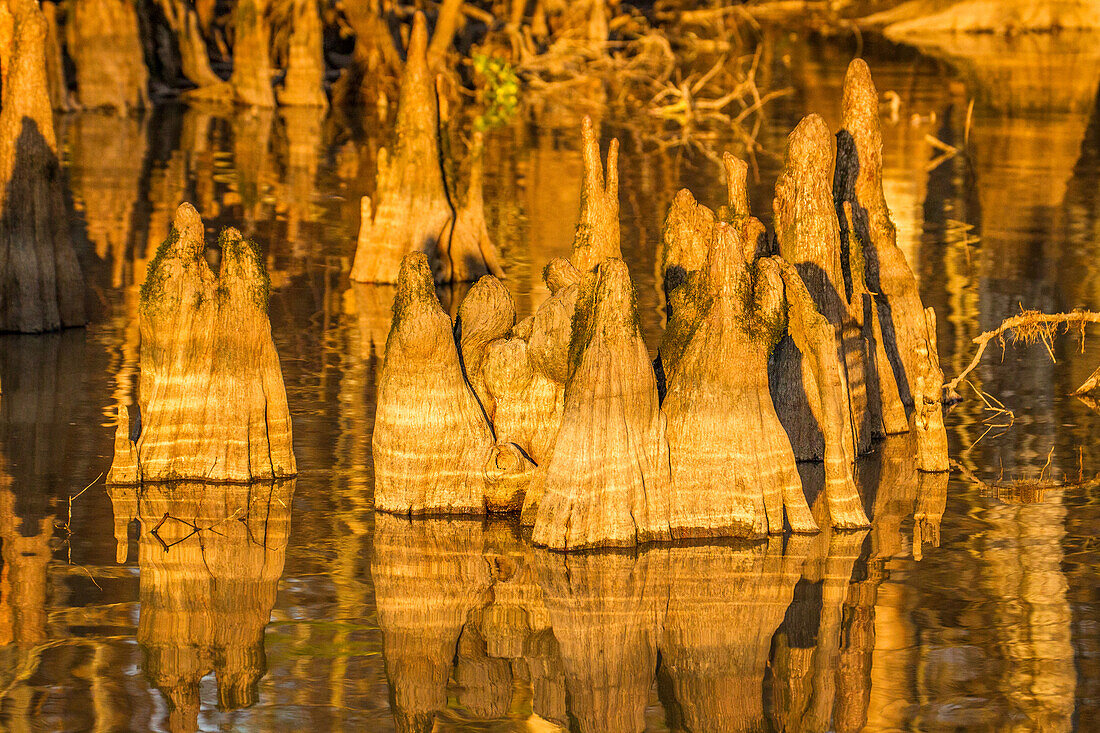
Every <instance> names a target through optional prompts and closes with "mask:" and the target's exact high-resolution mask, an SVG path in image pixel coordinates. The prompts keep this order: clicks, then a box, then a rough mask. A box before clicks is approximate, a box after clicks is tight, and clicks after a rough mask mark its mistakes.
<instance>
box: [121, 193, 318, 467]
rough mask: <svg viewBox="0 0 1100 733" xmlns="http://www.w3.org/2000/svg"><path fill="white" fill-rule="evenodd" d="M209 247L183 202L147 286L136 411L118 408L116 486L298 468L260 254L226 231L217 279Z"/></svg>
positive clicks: (151, 268)
mask: <svg viewBox="0 0 1100 733" xmlns="http://www.w3.org/2000/svg"><path fill="white" fill-rule="evenodd" d="M203 248H204V244H203V227H202V221H201V220H200V219H199V216H198V214H197V212H195V210H194V209H193V208H192V207H191V206H190V205H189V204H184V205H182V206H180V208H179V210H178V211H177V212H176V219H175V222H174V224H173V228H172V233H171V235H170V236H169V238H168V239H167V240H165V242H164V243H163V244H162V245H161V247H160V248H159V249H158V251H157V256H156V258H154V260H153V262H151V263H150V265H149V274H148V275H147V277H146V281H145V285H144V286H143V287H142V296H141V306H140V315H139V317H140V327H141V341H142V347H141V362H140V363H141V377H140V382H139V393H140V394H139V401H138V408H139V411H138V412H136V413H135V412H133V411H131V410H126V409H124V410H120V413H119V426H118V429H117V433H116V445H115V448H116V459H115V463H114V465H113V466H112V471H111V474H110V475H109V476H108V482H110V483H135V482H141V481H163V480H168V479H178V478H191V479H201V480H207V481H242V482H246V481H250V480H253V479H270V478H278V477H286V476H292V475H294V474H295V473H296V472H297V468H296V465H295V461H294V454H293V451H292V446H291V425H290V413H289V411H288V409H287V402H286V391H285V389H284V387H283V377H282V372H281V371H280V367H279V359H278V355H277V354H276V353H275V345H274V342H273V341H272V339H271V326H270V324H269V322H268V318H267V299H268V280H267V274H266V271H265V269H264V264H263V260H262V259H261V257H260V253H259V250H258V249H257V248H256V246H255V245H254V244H252V243H250V242H246V241H244V240H242V239H241V236H240V234H239V233H238V232H237V231H236V230H233V229H229V230H226V231H225V232H223V234H222V237H221V253H222V254H221V265H220V268H219V272H218V274H217V275H215V274H214V272H213V271H212V270H211V269H210V267H209V266H208V265H207V263H206V260H205V259H204V257H203ZM126 436H128V438H129V444H127V441H126V439H125V437H126Z"/></svg>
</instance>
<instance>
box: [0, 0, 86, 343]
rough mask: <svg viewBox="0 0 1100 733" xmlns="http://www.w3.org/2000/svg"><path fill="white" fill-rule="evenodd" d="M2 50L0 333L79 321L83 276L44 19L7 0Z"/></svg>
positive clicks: (33, 7) (33, 8)
mask: <svg viewBox="0 0 1100 733" xmlns="http://www.w3.org/2000/svg"><path fill="white" fill-rule="evenodd" d="M0 10H2V12H3V13H4V14H5V15H7V16H8V20H7V22H10V25H9V26H8V27H9V28H10V35H8V37H7V39H5V40H6V42H5V43H3V44H2V48H0V68H2V75H3V78H2V87H3V97H2V99H0V183H2V185H3V189H2V191H0V331H20V332H24V333H39V332H42V331H52V330H55V329H58V328H65V327H68V326H80V325H83V324H84V321H85V315H84V278H83V275H82V274H81V271H80V264H79V262H78V261H77V258H76V253H75V252H74V251H73V246H72V243H71V242H70V240H69V224H68V216H67V214H66V209H65V201H64V191H63V188H62V187H63V185H64V182H63V179H62V176H61V167H60V163H59V162H58V154H57V140H56V138H55V137H54V127H53V113H52V110H51V105H50V97H49V88H48V83H47V76H46V61H45V42H46V33H47V23H46V18H45V16H44V15H43V14H42V11H41V10H40V9H39V7H38V3H37V2H35V1H34V0H8V1H7V2H5V3H4V5H3V6H2V8H0Z"/></svg>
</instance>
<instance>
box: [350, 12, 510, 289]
mask: <svg viewBox="0 0 1100 733" xmlns="http://www.w3.org/2000/svg"><path fill="white" fill-rule="evenodd" d="M427 46H428V29H427V21H426V20H425V19H424V16H423V14H421V13H417V14H416V16H415V19H414V21H413V29H412V35H411V37H410V39H409V49H408V61H407V62H406V64H405V69H404V72H403V74H402V77H401V92H400V97H399V99H398V104H397V144H396V146H395V148H394V152H393V155H392V157H391V156H390V155H389V154H388V153H387V152H386V151H385V150H384V149H383V150H382V151H379V156H378V175H377V178H376V187H375V195H374V202H373V204H372V201H371V200H370V199H368V198H364V199H363V204H362V221H361V223H360V229H359V240H358V243H357V245H356V250H355V262H354V263H353V265H352V271H351V279H352V280H355V281H357V282H373V283H390V282H395V281H396V278H397V275H398V269H399V263H400V262H401V258H402V257H404V256H405V255H406V254H407V253H409V252H423V253H424V254H426V255H427V256H428V259H429V262H430V263H431V265H432V271H433V273H434V277H435V279H436V281H437V282H454V281H466V280H476V279H477V278H479V277H481V276H482V275H486V274H493V275H497V276H498V277H499V276H503V271H502V270H501V269H500V265H499V258H498V257H497V255H496V251H495V249H494V248H493V245H492V243H491V242H490V241H489V239H488V235H487V234H486V232H485V230H484V227H483V224H484V213H483V211H482V208H481V207H482V206H483V204H482V201H481V178H480V162H479V161H478V156H479V155H480V152H476V151H475V152H476V155H475V156H474V159H473V160H474V163H473V166H474V170H473V173H472V176H471V179H472V180H471V186H470V190H469V191H468V193H467V201H466V205H465V206H464V207H463V212H462V217H461V219H460V220H458V221H456V213H455V208H454V205H453V203H452V201H451V199H450V197H449V195H448V190H447V185H446V182H445V180H444V174H443V167H442V164H441V162H440V146H441V145H440V128H439V100H438V97H437V94H436V87H435V80H434V77H433V75H432V74H431V72H430V70H429V68H428V58H427ZM459 224H461V228H460V229H459V231H458V232H456V231H455V229H456V227H458V226H459Z"/></svg>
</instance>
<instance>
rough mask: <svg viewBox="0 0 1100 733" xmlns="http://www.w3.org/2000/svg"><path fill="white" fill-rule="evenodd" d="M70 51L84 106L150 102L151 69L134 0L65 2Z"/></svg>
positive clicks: (118, 108) (121, 107)
mask: <svg viewBox="0 0 1100 733" xmlns="http://www.w3.org/2000/svg"><path fill="white" fill-rule="evenodd" d="M69 13H70V15H69V19H68V23H67V30H68V50H69V56H70V57H71V58H72V60H73V66H74V68H75V70H76V93H77V97H78V98H79V100H80V106H82V107H83V108H84V109H98V108H109V109H112V110H114V111H115V112H118V113H122V114H125V113H127V112H130V111H133V110H138V109H145V108H146V107H148V106H149V92H148V85H149V70H148V69H147V68H146V66H145V55H144V51H143V50H142V45H141V32H140V29H139V24H138V14H137V9H136V8H135V5H134V2H133V1H132V0H76V2H74V3H73V4H72V5H70V6H69Z"/></svg>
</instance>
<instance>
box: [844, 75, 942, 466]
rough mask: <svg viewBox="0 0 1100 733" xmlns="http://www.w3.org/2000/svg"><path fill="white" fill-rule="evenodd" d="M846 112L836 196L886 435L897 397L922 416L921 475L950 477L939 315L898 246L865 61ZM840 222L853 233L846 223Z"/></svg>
mask: <svg viewBox="0 0 1100 733" xmlns="http://www.w3.org/2000/svg"><path fill="white" fill-rule="evenodd" d="M843 105H844V118H843V126H842V129H841V131H840V132H839V133H838V134H837V148H838V155H837V166H836V175H835V178H834V195H835V198H836V205H837V207H838V212H839V211H840V208H839V207H841V206H842V205H843V204H845V203H846V204H847V205H848V207H849V208H850V211H851V220H852V227H854V229H853V230H852V231H850V232H848V235H847V237H848V239H849V242H850V247H851V249H852V250H853V251H855V252H857V253H858V252H862V255H863V257H862V259H863V263H864V269H863V273H864V278H865V281H866V284H867V288H868V290H869V291H870V293H872V294H873V298H874V312H875V317H876V319H877V320H876V321H875V322H874V324H873V326H874V328H875V329H877V330H875V331H874V332H873V339H874V341H875V344H876V349H877V352H876V357H875V364H876V373H877V376H878V391H879V393H880V395H881V399H882V403H883V406H884V407H883V411H882V414H883V418H884V422H886V423H891V420H890V416H891V415H895V417H894V418H893V421H892V423H891V424H887V425H886V432H901V425H900V424H898V422H899V420H900V415H899V410H898V409H897V406H896V405H895V404H893V402H894V401H895V400H897V399H899V398H900V401H901V403H902V405H904V408H905V411H906V415H907V416H909V417H911V416H912V412H913V410H914V409H915V408H916V409H917V410H918V412H919V413H920V415H921V416H922V417H921V418H920V419H919V420H918V421H917V429H918V437H919V439H920V443H919V445H920V446H921V447H920V451H921V454H922V459H921V468H922V470H927V471H945V470H947V468H948V466H947V436H946V432H945V430H944V428H943V418H942V403H943V395H942V387H943V374H942V372H941V371H940V368H939V357H938V352H937V348H936V331H935V316H934V314H933V315H932V317H931V319H929V317H928V316H927V315H926V314H925V309H924V305H923V303H922V302H921V297H920V290H919V288H918V286H917V280H916V277H914V275H913V271H912V269H911V268H910V267H909V264H908V263H907V262H906V260H905V254H904V253H903V252H902V251H901V248H900V247H898V245H897V230H896V229H895V227H894V223H893V221H892V220H891V218H890V211H889V209H888V208H887V206H886V197H885V194H884V193H883V189H882V131H881V128H880V127H879V117H878V92H877V90H876V89H875V84H874V81H873V80H872V79H871V71H870V69H869V68H868V67H867V64H866V62H864V61H863V60H862V59H856V60H855V61H853V62H852V63H851V64H850V65H849V66H848V72H847V74H846V75H845V77H844V96H843ZM840 220H841V222H842V223H843V224H844V228H845V229H848V228H849V227H848V223H847V222H848V217H847V216H841V217H840ZM930 327H931V328H930ZM891 375H892V377H893V379H892V380H891ZM891 381H892V382H893V384H891ZM918 382H919V384H918ZM937 410H939V411H940V413H941V414H940V416H939V417H938V418H937V417H936V415H935V412H936V411H937Z"/></svg>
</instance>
